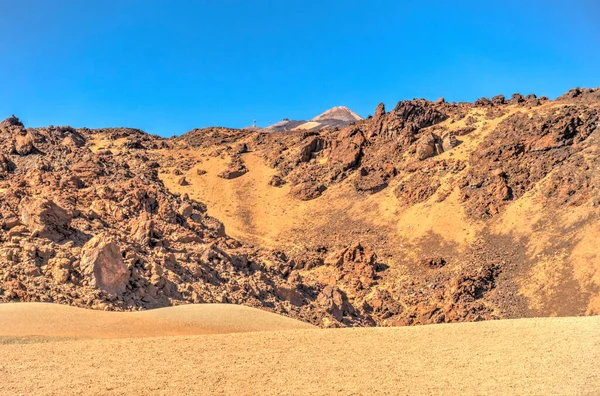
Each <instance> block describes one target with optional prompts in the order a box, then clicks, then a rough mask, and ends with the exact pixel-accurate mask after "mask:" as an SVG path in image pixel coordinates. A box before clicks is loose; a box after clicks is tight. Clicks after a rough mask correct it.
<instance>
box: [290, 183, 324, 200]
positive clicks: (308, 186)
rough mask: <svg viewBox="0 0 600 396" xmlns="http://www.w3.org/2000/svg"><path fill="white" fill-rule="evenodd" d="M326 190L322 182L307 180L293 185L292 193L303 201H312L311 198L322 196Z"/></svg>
mask: <svg viewBox="0 0 600 396" xmlns="http://www.w3.org/2000/svg"><path fill="white" fill-rule="evenodd" d="M325 190H326V187H325V186H324V185H322V184H315V183H312V182H306V183H300V184H297V185H295V186H293V187H292V188H291V190H290V195H291V196H292V197H294V198H298V199H299V200H301V201H310V200H311V199H315V198H318V197H320V196H321V194H323V191H325Z"/></svg>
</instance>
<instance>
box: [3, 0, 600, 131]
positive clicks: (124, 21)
mask: <svg viewBox="0 0 600 396" xmlns="http://www.w3.org/2000/svg"><path fill="white" fill-rule="evenodd" d="M0 3H1V5H2V12H0V48H1V52H0V53H1V55H0V87H2V89H1V94H0V118H4V117H7V116H9V115H11V114H13V113H14V114H15V115H17V116H18V117H20V118H21V119H22V120H23V121H24V122H25V124H26V125H27V126H43V125H48V124H53V125H72V126H74V127H82V126H88V127H92V128H95V127H107V126H128V127H136V128H141V129H144V130H146V131H148V132H150V133H156V134H160V135H163V136H172V135H176V134H181V133H183V132H186V131H188V130H190V129H192V128H195V127H204V126H211V125H220V126H230V127H243V126H247V125H250V124H251V123H252V120H253V119H256V120H257V121H258V124H259V125H263V126H264V125H267V124H268V123H269V122H276V121H279V120H280V119H281V118H283V117H288V118H293V119H306V118H310V117H312V116H314V115H316V114H318V113H320V112H321V111H324V110H326V109H328V108H330V107H333V106H337V105H345V106H348V107H350V108H352V109H353V110H355V111H356V112H358V113H359V114H361V115H363V116H366V115H368V114H370V113H372V112H373V111H374V108H375V106H376V105H377V104H378V103H379V102H381V101H383V102H384V103H385V104H386V105H387V107H388V108H392V107H393V106H394V105H395V104H396V102H398V101H399V100H402V99H412V98H415V97H419V98H426V99H432V100H434V99H436V98H438V97H440V96H444V97H445V98H446V99H447V100H450V101H472V100H475V99H477V98H478V97H481V96H493V95H495V94H499V93H502V94H505V95H510V94H511V93H513V92H520V93H523V94H527V93H531V92H533V93H536V94H538V95H547V96H550V97H555V96H557V95H560V94H561V93H563V92H565V91H566V90H568V89H569V88H570V87H575V86H590V87H597V86H600V23H598V21H599V20H600V2H598V1H595V0H589V1H585V0H580V1H577V0H573V1H571V2H566V1H552V0H549V1H548V0H546V1H526V0H521V1H511V0H508V1H507V0H503V1H491V2H490V1H486V2H484V1H480V0H477V1H460V2H459V1H449V0H448V1H427V0H422V1H411V2H402V1H377V0H371V1H352V0H346V1H341V0H340V1H326V0H322V1H283V0H282V1H249V0H246V1H226V0H225V1H216V0H215V1H208V0H207V1H183V0H180V1H166V0H165V1H157V0H122V1H121V0H119V1H117V0H101V1H98V0H85V1H81V0H72V1H66V0H53V1H47V0H38V1H33V0H0Z"/></svg>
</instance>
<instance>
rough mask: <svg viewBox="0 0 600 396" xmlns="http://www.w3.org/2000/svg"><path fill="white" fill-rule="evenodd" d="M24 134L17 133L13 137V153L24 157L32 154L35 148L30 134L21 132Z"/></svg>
mask: <svg viewBox="0 0 600 396" xmlns="http://www.w3.org/2000/svg"><path fill="white" fill-rule="evenodd" d="M23 132H24V133H19V134H17V135H16V136H15V152H16V153H17V154H19V155H22V156H25V155H29V154H31V153H33V152H34V151H35V147H34V145H33V136H32V135H31V133H29V132H27V131H25V130H23Z"/></svg>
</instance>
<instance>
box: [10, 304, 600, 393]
mask: <svg viewBox="0 0 600 396" xmlns="http://www.w3.org/2000/svg"><path fill="white" fill-rule="evenodd" d="M11 305H13V307H10V309H8V310H7V309H6V308H5V307H4V306H0V308H2V310H0V323H1V326H2V327H1V328H2V330H1V333H0V334H2V335H0V356H2V359H0V394H7V395H18V394H23V395H40V394H56V395H65V394H109V395H138V394H139V395H145V394H164V395H167V394H168V395H171V394H232V395H246V394H268V395H298V394H343V395H358V394H411V395H430V394H436V395H438V394H448V395H456V394H469V395H475V394H481V395H483V394H511V395H512V394H527V395H532V394H533V395H548V394H557V395H597V394H600V370H598V365H597V364H596V363H597V362H598V361H599V359H600V317H587V318H544V319H519V320H504V321H494V322H480V323H461V324H450V325H431V326H420V327H404V328H370V329H327V330H320V329H315V328H304V329H293V327H294V325H298V322H295V321H291V322H290V321H289V320H288V319H286V318H283V319H284V320H283V321H278V320H277V319H276V318H277V317H275V318H273V317H271V314H268V313H264V312H262V311H256V310H252V309H250V308H247V309H246V308H245V309H242V310H239V309H238V308H239V307H234V306H226V305H216V306H212V307H211V309H213V308H214V309H215V310H216V311H212V312H211V313H208V312H207V311H206V306H201V307H200V308H194V307H193V306H192V307H189V308H188V307H186V309H187V310H188V312H187V313H192V314H191V315H192V316H193V318H192V319H189V322H193V323H195V326H196V329H197V330H201V329H202V328H203V325H202V320H199V319H201V316H194V315H196V314H195V313H193V312H194V310H200V311H201V312H202V314H201V315H205V316H204V318H206V319H207V320H208V321H209V322H210V320H212V319H215V318H216V317H220V318H221V319H223V320H226V321H227V320H228V321H229V323H230V325H231V324H232V323H237V325H236V326H233V327H232V329H234V331H243V328H244V327H246V326H250V327H246V329H249V328H252V329H254V330H256V329H257V328H258V327H260V326H261V325H262V324H264V322H263V320H270V322H269V323H270V324H269V326H271V330H269V331H262V332H243V333H228V334H203V335H195V336H189V335H180V336H173V335H170V336H168V337H136V338H131V337H130V336H129V331H130V330H127V331H124V330H123V329H121V330H120V331H121V332H120V333H118V334H106V333H94V332H93V331H90V325H89V323H86V322H87V321H88V320H92V321H96V323H102V321H103V320H104V319H105V318H109V316H107V314H108V313H106V312H95V311H94V312H86V313H84V314H83V315H80V316H78V317H77V314H75V313H71V316H70V317H69V319H68V321H69V322H70V328H69V329H68V332H67V333H65V334H63V335H66V336H68V337H71V336H72V335H73V334H76V333H77V331H78V330H79V329H87V330H85V331H82V332H87V333H86V334H87V335H88V336H93V337H95V336H101V337H109V338H103V339H102V338H87V339H61V338H53V337H57V336H60V334H61V332H59V331H57V330H54V331H50V330H48V328H53V327H54V326H55V325H56V323H61V322H62V323H64V322H65V321H66V320H67V319H64V318H61V319H60V320H59V319H57V318H54V319H52V320H50V321H48V320H49V317H48V316H44V315H40V316H38V318H39V320H37V322H38V323H35V322H36V320H35V318H34V316H33V314H34V312H35V311H36V310H38V311H41V309H40V305H39V304H38V305H37V307H36V306H32V307H31V308H30V307H26V308H24V310H23V311H24V312H26V313H24V314H23V315H21V316H19V315H18V314H16V312H17V310H19V309H21V308H18V307H17V306H22V305H25V304H11ZM42 308H43V307H42ZM221 309H224V311H222V312H219V313H218V314H217V313H216V312H217V311H219V310H221ZM27 310H29V311H27ZM171 310H173V311H174V312H175V311H177V310H179V312H177V313H174V314H171V313H169V311H171ZM246 310H248V311H246ZM56 312H58V311H56ZM250 313H251V314H250ZM182 314H184V312H183V311H181V307H177V308H167V309H163V310H158V311H151V312H150V313H148V314H142V316H143V315H146V317H145V318H146V319H148V322H146V323H149V322H150V319H151V318H152V315H155V317H156V318H161V320H165V319H166V322H169V320H170V319H171V318H177V319H176V321H179V320H183V319H182V318H181V316H182ZM248 314H250V315H248ZM254 314H256V315H255V316H253V315H254ZM265 314H266V315H265ZM96 315H97V316H98V318H96V319H94V318H93V316H96ZM110 315H115V317H117V315H118V316H119V317H121V318H123V319H122V320H131V319H125V318H126V317H127V316H133V315H140V314H137V313H136V314H110ZM215 315H217V316H215ZM100 316H102V318H100ZM184 316H186V315H184ZM248 319H252V320H248ZM111 320H112V318H111ZM136 320H139V319H137V318H136ZM186 320H187V319H186ZM8 321H10V322H11V323H12V324H7V322H8ZM43 323H45V327H46V328H47V329H46V332H45V334H52V337H49V336H32V335H33V334H34V333H36V332H39V331H41V330H43V329H44V325H43ZM11 326H12V327H11ZM19 326H21V329H22V330H23V331H25V330H26V332H25V333H23V334H21V336H23V335H25V334H29V335H30V336H28V337H14V334H12V335H11V332H13V331H14V330H17V329H19ZM28 326H34V327H32V328H34V329H35V330H30V329H29V327H28ZM115 326H116V325H115V323H114V322H112V324H111V325H110V326H108V327H106V329H115V328H117V327H115ZM161 326H162V327H161ZM161 326H157V328H156V329H155V333H154V334H158V333H160V331H158V329H160V328H162V329H168V328H169V327H168V326H166V325H165V324H164V322H163V324H162V325H161ZM212 326H214V323H213V324H211V325H210V326H209V327H211V328H212ZM273 326H274V327H277V326H281V329H278V330H275V329H273ZM299 326H305V325H304V324H301V323H300V324H299ZM283 329H289V330H285V331H284V330H283ZM61 331H62V330H61ZM106 331H108V330H106ZM169 331H172V328H171V330H169ZM211 331H212V330H211ZM94 334H95V336H94ZM145 334H146V335H147V334H148V333H145ZM168 334H173V333H172V332H171V333H168ZM9 335H10V336H9ZM116 337H129V338H116Z"/></svg>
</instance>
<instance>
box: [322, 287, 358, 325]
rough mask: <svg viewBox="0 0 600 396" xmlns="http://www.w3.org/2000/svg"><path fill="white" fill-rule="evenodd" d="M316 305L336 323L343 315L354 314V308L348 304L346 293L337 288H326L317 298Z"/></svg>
mask: <svg viewBox="0 0 600 396" xmlns="http://www.w3.org/2000/svg"><path fill="white" fill-rule="evenodd" d="M317 304H318V305H319V306H321V307H322V308H324V309H325V311H326V312H327V313H329V314H331V315H332V316H333V317H334V318H335V319H336V320H338V321H341V320H342V319H343V317H344V316H345V315H350V314H353V313H354V307H353V306H352V305H351V304H350V303H349V302H348V297H347V296H346V293H344V292H343V291H342V290H340V289H339V288H338V287H337V286H326V287H325V288H324V289H323V291H322V292H321V293H320V294H319V295H318V296H317Z"/></svg>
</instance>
